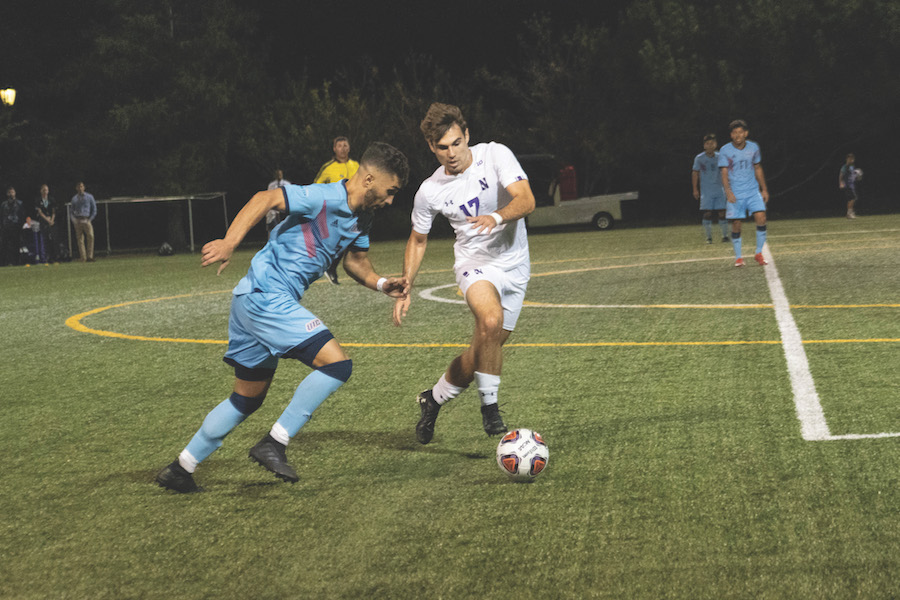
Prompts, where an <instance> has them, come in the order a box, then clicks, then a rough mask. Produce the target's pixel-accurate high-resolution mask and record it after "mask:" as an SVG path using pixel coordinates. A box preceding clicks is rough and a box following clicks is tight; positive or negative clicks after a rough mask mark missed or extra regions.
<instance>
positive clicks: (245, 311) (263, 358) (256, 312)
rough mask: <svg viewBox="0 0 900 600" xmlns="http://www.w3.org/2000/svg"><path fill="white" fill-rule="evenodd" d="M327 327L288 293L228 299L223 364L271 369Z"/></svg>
mask: <svg viewBox="0 0 900 600" xmlns="http://www.w3.org/2000/svg"><path fill="white" fill-rule="evenodd" d="M321 333H329V332H328V328H327V327H326V326H325V324H324V323H322V320H321V319H319V318H318V317H317V316H316V315H314V314H312V313H311V312H310V311H308V310H307V309H306V308H304V307H303V306H302V305H301V304H300V303H299V302H298V301H297V300H296V299H295V298H293V297H292V296H290V295H288V294H273V293H264V292H252V293H249V294H241V295H240V296H232V299H231V316H230V317H229V318H228V350H227V351H226V352H225V361H226V362H230V361H234V362H236V363H238V364H240V365H243V366H245V367H248V368H266V369H274V368H276V367H277V366H278V359H279V358H280V357H281V356H283V355H284V354H286V353H288V352H290V351H291V350H293V349H295V348H298V347H303V345H304V344H305V343H306V342H308V341H309V340H311V338H313V337H316V336H318V335H319V334H321Z"/></svg>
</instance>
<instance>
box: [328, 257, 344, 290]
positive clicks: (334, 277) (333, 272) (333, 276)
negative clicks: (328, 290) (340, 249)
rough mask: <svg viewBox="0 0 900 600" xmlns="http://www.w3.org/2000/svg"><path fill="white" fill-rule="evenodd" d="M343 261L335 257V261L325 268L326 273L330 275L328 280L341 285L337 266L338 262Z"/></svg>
mask: <svg viewBox="0 0 900 600" xmlns="http://www.w3.org/2000/svg"><path fill="white" fill-rule="evenodd" d="M339 262H341V259H339V258H338V259H335V261H334V262H333V263H331V264H330V265H328V268H327V269H325V275H326V276H327V277H328V281H330V282H331V283H333V284H334V285H341V282H339V281H338V274H337V268H338V263H339Z"/></svg>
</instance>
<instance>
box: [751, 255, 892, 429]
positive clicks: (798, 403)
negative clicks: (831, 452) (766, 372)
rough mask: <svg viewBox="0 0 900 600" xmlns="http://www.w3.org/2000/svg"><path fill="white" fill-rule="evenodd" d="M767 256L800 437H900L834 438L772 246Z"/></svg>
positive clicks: (767, 278) (773, 301)
mask: <svg viewBox="0 0 900 600" xmlns="http://www.w3.org/2000/svg"><path fill="white" fill-rule="evenodd" d="M763 256H764V257H765V259H766V261H768V263H769V264H768V265H766V267H765V273H766V283H768V285H769V294H770V295H771V296H772V304H773V306H774V307H775V320H776V321H777V323H778V330H779V331H780V332H781V346H782V348H783V349H784V356H785V359H786V360H787V365H788V374H789V375H790V378H791V388H793V390H794V406H795V407H796V410H797V418H798V419H799V420H800V433H801V435H802V436H803V439H804V440H807V441H811V442H815V441H829V440H858V439H867V438H880V437H898V436H900V433H875V434H847V435H831V432H830V431H829V430H828V422H827V421H826V420H825V411H824V410H822V403H821V402H820V401H819V394H818V392H816V384H815V381H813V377H812V373H811V372H810V370H809V361H808V360H807V358H806V350H804V349H803V338H801V337H800V330H799V329H798V328H797V323H796V322H795V321H794V317H793V315H791V307H790V303H789V302H788V299H787V296H786V295H785V293H784V286H782V285H781V279H780V278H779V277H778V270H777V269H776V268H775V259H774V258H773V257H772V252H771V251H770V250H769V245H768V244H766V245H765V246H764V247H763Z"/></svg>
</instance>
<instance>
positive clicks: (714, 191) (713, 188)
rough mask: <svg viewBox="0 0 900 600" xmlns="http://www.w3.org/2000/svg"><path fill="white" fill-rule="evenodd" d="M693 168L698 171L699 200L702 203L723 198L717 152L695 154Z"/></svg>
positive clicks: (723, 190)
mask: <svg viewBox="0 0 900 600" xmlns="http://www.w3.org/2000/svg"><path fill="white" fill-rule="evenodd" d="M693 170H694V171H697V172H698V173H700V201H701V202H702V203H703V204H704V205H705V204H707V203H708V202H713V201H716V200H725V189H724V188H723V187H722V175H721V174H720V173H719V153H718V152H714V153H713V155H712V156H708V155H707V154H706V152H701V153H700V154H698V155H697V156H695V157H694V168H693ZM722 206H723V207H724V206H725V205H724V204H723V205H722Z"/></svg>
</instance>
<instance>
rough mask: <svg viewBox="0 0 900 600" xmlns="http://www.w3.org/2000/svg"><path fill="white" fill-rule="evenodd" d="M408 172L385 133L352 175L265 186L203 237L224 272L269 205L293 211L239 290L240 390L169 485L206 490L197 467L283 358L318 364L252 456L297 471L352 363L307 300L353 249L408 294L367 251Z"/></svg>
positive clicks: (214, 416)
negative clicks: (304, 442)
mask: <svg viewBox="0 0 900 600" xmlns="http://www.w3.org/2000/svg"><path fill="white" fill-rule="evenodd" d="M408 177H409V165H408V163H407V161H406V157H405V156H404V155H403V154H402V153H401V152H400V151H399V150H397V149H396V148H394V147H392V146H389V145H388V144H384V143H380V142H376V143H374V144H372V145H371V146H369V148H368V149H367V150H366V152H365V153H364V154H363V156H362V159H361V160H360V167H359V170H358V171H357V172H356V173H355V174H354V175H353V176H352V177H351V178H350V179H349V180H346V181H339V182H336V183H329V184H318V185H308V186H300V185H287V186H285V187H281V188H276V189H273V190H267V191H265V192H259V193H257V194H256V195H254V196H253V198H252V199H251V200H250V202H248V203H247V204H246V205H245V206H244V208H242V209H241V211H240V212H239V213H238V215H237V217H236V218H235V220H234V222H233V223H232V224H231V227H229V228H228V232H227V233H226V234H225V238H224V239H220V240H213V241H212V242H209V243H208V244H206V245H205V246H203V258H202V266H204V267H206V266H209V265H211V264H214V263H221V266H219V269H218V273H221V272H222V269H224V268H225V267H226V266H227V265H228V261H229V260H230V258H231V255H232V253H233V252H234V249H235V248H237V246H238V244H240V242H241V240H243V239H244V236H245V235H246V234H247V232H248V231H250V229H251V228H252V227H253V226H255V225H256V224H257V223H258V222H259V221H261V220H262V219H263V218H265V216H266V213H267V212H268V211H269V210H271V209H275V210H279V211H285V212H286V213H287V216H286V217H285V219H284V220H283V221H282V222H281V223H279V224H278V226H276V227H275V228H274V229H273V230H272V232H271V233H270V234H269V241H268V243H267V244H266V245H265V247H264V248H263V249H262V250H260V251H259V252H258V253H257V254H256V256H254V257H253V260H252V262H251V264H250V270H249V272H248V273H247V275H246V276H245V277H244V278H243V279H241V281H240V282H239V283H238V284H237V286H236V287H235V288H234V291H233V297H232V301H231V316H230V318H229V323H228V350H227V351H226V352H225V358H224V360H225V362H226V363H228V364H229V365H231V366H233V367H234V374H235V380H234V390H233V393H232V394H231V396H230V397H229V398H228V399H226V400H225V401H223V402H221V403H220V404H219V405H218V406H216V407H215V408H214V409H213V410H212V411H211V412H210V413H209V414H208V415H207V416H206V418H205V419H204V421H203V424H202V425H201V427H200V429H199V430H198V431H197V433H196V434H195V435H194V437H193V438H192V439H191V441H190V442H189V443H188V445H187V447H186V448H185V449H184V450H183V451H182V452H181V454H180V455H179V456H178V459H177V460H175V461H174V462H172V463H171V464H169V465H167V466H166V467H165V468H164V469H163V470H162V471H160V473H159V474H158V475H157V477H156V482H157V483H158V484H159V485H160V486H162V487H164V488H168V489H170V490H173V491H176V492H181V493H189V492H197V491H200V488H199V487H198V486H197V484H196V483H195V482H194V478H193V475H192V474H193V472H194V469H196V467H197V465H198V464H199V463H200V462H201V461H203V460H204V459H205V458H207V457H208V456H209V455H210V454H212V453H213V452H214V451H215V450H216V449H217V448H219V446H221V445H222V440H224V439H225V436H226V435H228V434H229V433H230V432H231V431H232V430H233V429H234V428H235V427H237V426H238V425H239V424H240V423H241V422H242V421H243V420H244V419H246V418H247V417H248V416H249V415H250V414H251V413H253V411H255V410H256V409H258V408H259V407H260V405H262V402H263V400H264V399H265V397H266V393H267V392H268V389H269V385H270V384H271V383H272V377H273V376H274V374H275V369H276V367H277V366H278V359H279V358H294V359H297V360H299V361H301V362H302V363H303V364H305V365H307V366H309V367H311V368H312V369H313V371H312V373H310V374H309V375H307V376H306V378H305V379H304V380H303V381H302V382H301V383H300V385H299V387H297V390H296V392H294V395H293V397H292V398H291V401H290V403H289V404H288V406H287V408H286V409H285V410H284V412H283V413H282V415H281V417H279V419H278V421H277V422H276V423H275V424H274V425H273V426H272V429H271V431H270V432H269V433H268V434H267V435H266V436H264V437H263V438H262V440H260V442H259V443H258V444H256V445H255V446H254V447H253V448H251V449H250V458H251V459H252V460H254V461H256V462H257V463H259V464H260V465H262V466H263V467H265V468H266V469H268V470H269V471H271V472H272V473H274V474H275V476H276V477H278V478H279V479H283V480H284V481H289V482H291V483H294V482H296V481H297V480H298V477H297V473H296V471H295V470H294V468H293V467H291V465H289V464H288V462H287V457H286V453H285V449H286V447H287V444H288V441H289V440H290V439H291V438H292V437H293V436H294V435H296V434H297V432H298V431H299V430H300V428H301V427H303V425H304V424H305V423H306V422H307V421H308V420H309V417H310V415H311V414H312V412H313V411H314V410H315V409H316V408H317V407H318V406H319V405H320V404H321V403H322V402H323V401H324V400H325V398H327V397H328V396H329V395H331V394H332V393H333V392H334V391H335V390H337V389H338V388H339V387H340V386H341V385H343V384H344V383H345V382H346V381H347V380H348V379H349V378H350V373H351V370H352V368H351V367H352V363H351V361H350V359H349V358H348V357H347V355H346V354H345V353H344V350H343V349H342V348H341V346H340V344H338V342H337V340H335V339H334V336H333V335H332V334H331V332H330V331H329V330H328V328H327V327H326V326H325V324H324V323H322V321H321V320H320V319H318V318H317V317H316V316H315V315H314V314H312V313H311V312H310V311H308V310H307V309H306V308H304V307H303V306H302V305H301V304H300V299H301V298H302V297H303V293H304V292H305V291H306V290H307V288H308V287H309V286H310V284H311V283H312V282H313V281H315V280H316V279H318V278H319V277H321V276H322V274H323V273H324V272H325V269H326V267H328V265H330V264H331V261H332V260H334V258H335V257H336V256H338V255H340V254H341V253H343V252H344V251H345V250H346V251H347V255H346V258H345V261H344V269H345V270H346V271H347V273H348V274H349V275H350V276H351V277H352V278H353V279H355V280H356V281H357V282H359V283H360V284H362V285H364V286H366V287H368V288H370V289H373V290H378V291H379V292H383V293H385V294H387V295H388V296H391V297H392V298H404V297H406V296H407V295H408V293H409V281H408V279H406V278H396V277H391V278H386V277H379V276H378V275H377V274H376V273H375V270H374V268H373V267H372V263H371V262H370V261H369V258H368V249H369V228H370V226H371V222H372V211H373V210H374V209H376V208H380V207H382V206H385V205H387V204H390V203H391V202H392V201H393V198H394V195H395V194H396V193H397V192H398V191H399V189H400V188H401V187H403V186H404V185H406V181H407V179H408Z"/></svg>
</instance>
